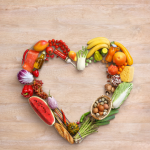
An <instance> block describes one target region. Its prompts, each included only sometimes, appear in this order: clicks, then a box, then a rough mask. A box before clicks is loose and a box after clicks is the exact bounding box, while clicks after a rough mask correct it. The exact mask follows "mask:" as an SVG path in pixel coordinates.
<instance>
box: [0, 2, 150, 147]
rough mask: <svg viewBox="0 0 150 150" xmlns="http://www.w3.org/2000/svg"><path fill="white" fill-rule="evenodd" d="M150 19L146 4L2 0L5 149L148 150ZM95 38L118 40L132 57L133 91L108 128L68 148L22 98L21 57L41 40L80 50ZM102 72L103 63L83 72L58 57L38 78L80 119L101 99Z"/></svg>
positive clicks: (0, 118)
mask: <svg viewBox="0 0 150 150" xmlns="http://www.w3.org/2000/svg"><path fill="white" fill-rule="evenodd" d="M149 14H150V1H149V0H142V1H140V0H120V1H119V0H100V1H99V0H83V1H80V0H63V1H61V0H55V1H52V0H31V1H29V0H0V33H1V38H0V56H1V58H0V81H1V84H0V150H4V149H5V150H6V149H7V150H16V149H19V150H33V149H36V150H41V149H43V150H47V149H57V150H58V149H61V150H75V149H77V148H78V149H79V150H80V149H82V150H83V149H85V150H91V149H95V150H98V149H100V148H102V149H103V150H117V149H120V150H126V149H128V150H135V149H144V150H149V149H150V142H149V139H150V131H149V129H150V117H149V116H150V101H149V97H150V92H149V91H148V90H149V88H150V86H149V83H150V80H149V77H150V69H149V68H150V59H149V58H150V51H149V47H150V41H149V39H150V17H149ZM98 36H104V37H107V38H108V39H109V40H110V41H113V40H116V41H118V42H120V43H122V44H123V45H125V46H126V47H127V49H128V50H129V51H130V53H131V55H132V57H133V59H134V65H133V66H134V67H135V75H134V81H133V84H134V88H133V90H132V92H131V94H130V96H129V97H128V99H127V100H126V102H125V103H124V104H123V105H122V106H121V108H120V111H119V114H117V115H116V118H115V119H114V120H113V121H111V123H110V125H107V126H103V127H100V128H99V132H98V133H96V134H93V135H91V136H88V137H87V138H86V139H85V140H84V141H83V142H82V143H81V144H79V145H76V144H74V145H69V143H67V142H66V141H65V140H64V139H63V138H62V137H60V135H58V133H57V132H56V131H55V130H54V127H48V126H47V125H46V124H44V123H43V122H42V121H41V120H40V119H39V118H38V117H37V116H36V114H35V113H34V112H33V110H32V109H31V108H30V106H29V104H28V102H27V100H26V99H25V98H23V97H22V96H21V94H20V93H21V91H22V87H23V85H21V84H20V83H19V82H18V80H17V77H16V74H17V73H18V71H19V70H20V69H21V65H20V64H21V60H22V55H23V52H24V51H25V50H26V49H28V48H31V47H32V46H33V44H34V43H36V42H37V41H38V40H41V39H45V40H49V39H53V38H54V39H62V40H63V41H65V42H66V43H67V44H68V46H69V47H70V49H71V50H74V51H76V52H77V51H78V50H80V49H81V47H82V46H84V45H86V43H87V41H88V40H90V39H92V38H94V37H98ZM105 72H106V67H105V65H103V64H102V63H96V64H94V63H92V64H90V66H89V67H87V68H86V69H85V70H84V71H83V72H78V71H77V70H75V68H73V67H72V66H71V65H69V64H66V63H65V62H63V61H62V60H61V59H59V58H55V59H53V60H50V61H49V62H48V63H45V64H44V66H43V67H42V69H41V70H40V76H39V77H38V79H41V80H43V82H44V85H43V89H44V91H45V92H48V91H49V89H50V90H51V94H52V95H53V96H54V97H55V98H56V100H57V102H58V105H59V107H60V108H62V109H63V110H64V112H65V113H66V114H67V117H68V118H69V119H70V121H75V120H78V119H79V118H80V116H81V115H82V114H83V113H84V112H86V111H88V110H90V106H91V104H92V103H93V101H95V99H96V98H97V97H99V96H101V95H102V94H104V84H105V83H106V81H107V79H106V73H105Z"/></svg>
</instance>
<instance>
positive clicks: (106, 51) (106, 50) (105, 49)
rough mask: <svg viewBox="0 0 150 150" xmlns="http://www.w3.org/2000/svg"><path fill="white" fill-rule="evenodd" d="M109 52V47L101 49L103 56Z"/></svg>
mask: <svg viewBox="0 0 150 150" xmlns="http://www.w3.org/2000/svg"><path fill="white" fill-rule="evenodd" d="M107 53H108V49H107V48H103V49H102V50H101V55H102V56H105V55H106V54H107Z"/></svg>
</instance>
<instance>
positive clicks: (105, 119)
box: [96, 115, 115, 123]
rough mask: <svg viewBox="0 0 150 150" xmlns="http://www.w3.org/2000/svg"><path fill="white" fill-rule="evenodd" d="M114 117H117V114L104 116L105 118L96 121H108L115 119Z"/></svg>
mask: <svg viewBox="0 0 150 150" xmlns="http://www.w3.org/2000/svg"><path fill="white" fill-rule="evenodd" d="M114 118H115V115H113V116H109V117H106V118H104V119H103V120H98V121H96V122H98V123H102V122H106V121H109V120H112V119H114Z"/></svg>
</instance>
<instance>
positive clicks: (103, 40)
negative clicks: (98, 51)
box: [87, 39, 110, 49]
mask: <svg viewBox="0 0 150 150" xmlns="http://www.w3.org/2000/svg"><path fill="white" fill-rule="evenodd" d="M98 44H107V45H108V48H109V47H110V42H109V41H108V40H105V39H101V40H100V39H97V40H95V41H93V42H92V43H91V44H89V45H88V47H87V49H91V48H92V47H94V46H96V45H98Z"/></svg>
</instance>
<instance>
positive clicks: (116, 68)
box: [108, 65, 118, 75]
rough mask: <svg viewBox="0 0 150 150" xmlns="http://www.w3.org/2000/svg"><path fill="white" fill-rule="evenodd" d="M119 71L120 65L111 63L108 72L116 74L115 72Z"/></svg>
mask: <svg viewBox="0 0 150 150" xmlns="http://www.w3.org/2000/svg"><path fill="white" fill-rule="evenodd" d="M117 72H118V67H117V66H115V65H110V66H109V67H108V73H109V74H110V75H115V74H117Z"/></svg>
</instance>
